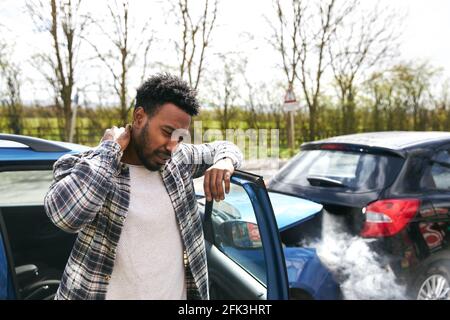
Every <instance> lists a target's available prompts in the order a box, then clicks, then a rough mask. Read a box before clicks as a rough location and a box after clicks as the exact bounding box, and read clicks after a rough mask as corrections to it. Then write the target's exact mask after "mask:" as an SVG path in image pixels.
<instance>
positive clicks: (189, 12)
mask: <svg viewBox="0 0 450 320" xmlns="http://www.w3.org/2000/svg"><path fill="white" fill-rule="evenodd" d="M203 4H204V5H202V11H201V12H202V13H201V15H200V17H199V18H198V20H197V21H195V20H194V18H193V9H192V7H191V6H189V1H188V0H178V6H177V8H174V11H175V12H177V13H178V21H177V25H179V26H180V28H181V40H180V41H176V42H175V48H176V51H177V53H178V55H179V71H180V77H181V78H184V79H186V78H187V81H188V83H189V84H190V86H191V87H193V88H195V89H197V88H198V86H199V83H200V80H201V77H202V73H203V67H204V66H203V65H204V62H205V53H206V48H207V47H208V46H209V45H210V38H211V33H212V31H213V29H214V27H215V23H216V18H217V9H218V0H214V3H213V6H212V8H211V7H210V0H204V2H203Z"/></svg>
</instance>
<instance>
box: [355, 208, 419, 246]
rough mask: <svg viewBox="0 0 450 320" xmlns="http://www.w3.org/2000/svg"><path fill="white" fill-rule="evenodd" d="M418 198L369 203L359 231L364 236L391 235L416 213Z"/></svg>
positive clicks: (397, 231) (403, 226)
mask: <svg viewBox="0 0 450 320" xmlns="http://www.w3.org/2000/svg"><path fill="white" fill-rule="evenodd" d="M419 207H420V200H419V199H389V200H380V201H376V202H373V203H371V204H369V205H368V206H367V207H366V208H365V209H363V210H364V211H365V214H366V222H365V224H364V228H363V230H362V231H361V236H362V237H365V238H378V237H387V236H393V235H395V234H397V233H399V232H400V231H402V230H403V228H405V226H406V225H407V224H408V223H409V222H410V221H411V219H412V218H414V216H415V215H416V214H417V212H418V210H419Z"/></svg>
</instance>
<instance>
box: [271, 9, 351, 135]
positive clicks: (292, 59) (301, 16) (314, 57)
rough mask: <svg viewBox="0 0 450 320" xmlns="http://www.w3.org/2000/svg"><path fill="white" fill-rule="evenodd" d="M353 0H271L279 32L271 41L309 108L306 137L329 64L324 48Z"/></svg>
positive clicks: (312, 129)
mask: <svg viewBox="0 0 450 320" xmlns="http://www.w3.org/2000/svg"><path fill="white" fill-rule="evenodd" d="M355 3H356V0H349V1H342V2H339V4H337V1H336V0H320V1H318V2H317V3H315V6H314V5H313V4H311V2H309V1H303V0H291V1H290V8H289V9H288V8H286V7H285V6H283V5H284V4H285V2H284V3H283V5H282V3H281V1H280V0H275V7H276V12H277V17H278V22H279V28H278V30H279V31H278V32H276V31H275V33H274V44H275V47H276V49H277V51H278V52H279V53H280V55H281V58H282V61H283V67H284V71H285V74H286V75H287V76H288V81H291V83H293V81H294V80H293V79H298V81H299V82H300V85H301V88H302V92H303V95H304V99H305V101H306V105H307V106H308V110H309V139H310V140H314V139H315V137H316V122H317V118H318V112H319V107H320V96H321V91H322V85H323V83H322V82H323V76H324V73H325V71H326V69H327V67H328V66H329V61H328V59H327V52H328V51H329V49H328V48H329V46H330V43H331V39H332V37H333V35H334V34H335V33H336V30H337V28H338V27H339V26H340V25H341V24H342V22H343V20H344V19H345V17H346V16H347V15H348V14H349V13H350V12H351V11H352V10H353V8H354V5H355ZM289 13H292V15H290V14H289ZM272 29H273V30H277V28H274V27H272ZM286 32H287V33H288V35H287V36H286ZM293 76H294V77H295V78H293Z"/></svg>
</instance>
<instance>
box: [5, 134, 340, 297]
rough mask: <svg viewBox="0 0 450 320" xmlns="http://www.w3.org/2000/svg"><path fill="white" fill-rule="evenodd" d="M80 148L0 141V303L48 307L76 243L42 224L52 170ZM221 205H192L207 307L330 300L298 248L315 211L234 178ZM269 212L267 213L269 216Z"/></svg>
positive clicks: (330, 286)
mask: <svg viewBox="0 0 450 320" xmlns="http://www.w3.org/2000/svg"><path fill="white" fill-rule="evenodd" d="M87 149H89V148H88V147H85V146H81V145H76V144H69V143H62V142H53V141H48V140H43V139H37V138H32V137H26V136H18V135H8V134H0V175H1V177H0V191H1V192H0V299H34V300H39V299H43V300H46V299H47V300H49V299H53V297H54V294H55V292H56V289H57V287H58V285H59V280H60V279H61V276H62V272H63V270H64V267H65V265H66V262H67V260H68V258H69V254H70V252H71V250H72V247H73V244H74V241H75V237H76V235H73V234H69V233H65V232H63V231H62V230H60V229H58V228H57V227H55V226H54V225H53V224H52V223H51V221H50V220H49V219H48V217H47V215H46V213H45V210H44V206H43V199H44V195H45V193H46V192H47V190H48V188H49V186H50V184H51V182H52V178H53V174H52V166H53V163H54V162H55V161H56V160H57V159H58V158H59V157H61V156H62V155H64V154H67V153H78V152H82V151H85V150H87ZM232 184H233V185H232V189H231V192H230V194H229V195H227V197H226V199H225V201H221V202H219V203H217V202H206V201H205V199H204V196H203V195H202V194H201V190H198V191H199V193H198V195H197V201H198V205H199V209H200V212H201V214H202V215H203V221H204V232H205V240H206V244H207V254H208V266H209V279H210V291H211V298H212V299H289V298H291V299H292V298H309V299H338V298H340V290H339V286H338V284H337V283H336V282H335V281H334V279H333V276H332V274H331V273H330V272H329V271H328V270H327V269H326V268H325V267H324V266H323V265H322V264H321V262H320V260H319V258H318V256H317V254H316V253H315V251H314V250H313V249H309V248H304V247H303V244H304V241H305V239H308V237H307V235H308V233H309V231H310V230H311V229H314V228H315V227H316V226H317V224H318V223H320V217H321V212H322V206H321V205H318V204H316V203H313V202H310V201H306V200H302V199H299V198H295V197H290V196H286V195H281V194H276V193H268V192H267V191H266V188H265V185H264V182H263V180H262V178H261V177H259V176H254V175H252V174H250V173H246V172H241V171H239V172H236V173H235V174H234V175H233V177H232ZM272 208H274V209H272Z"/></svg>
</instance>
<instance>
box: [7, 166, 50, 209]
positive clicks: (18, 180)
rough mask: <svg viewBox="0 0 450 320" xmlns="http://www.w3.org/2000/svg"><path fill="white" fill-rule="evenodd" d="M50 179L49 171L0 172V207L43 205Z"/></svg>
mask: <svg viewBox="0 0 450 320" xmlns="http://www.w3.org/2000/svg"><path fill="white" fill-rule="evenodd" d="M52 179H53V173H52V171H51V170H45V171H42V170H41V171H5V172H0V206H2V207H5V206H15V205H43V204H44V197H45V194H46V193H47V191H48V189H49V187H50V184H51V183H52Z"/></svg>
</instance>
